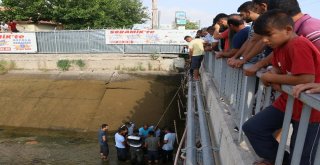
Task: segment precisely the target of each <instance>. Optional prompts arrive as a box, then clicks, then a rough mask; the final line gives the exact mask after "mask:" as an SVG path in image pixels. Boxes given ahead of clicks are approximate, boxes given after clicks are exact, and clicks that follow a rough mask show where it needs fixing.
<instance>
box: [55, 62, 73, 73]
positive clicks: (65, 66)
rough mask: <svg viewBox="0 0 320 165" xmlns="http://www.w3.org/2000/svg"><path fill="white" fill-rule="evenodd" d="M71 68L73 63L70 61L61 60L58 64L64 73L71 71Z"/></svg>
mask: <svg viewBox="0 0 320 165" xmlns="http://www.w3.org/2000/svg"><path fill="white" fill-rule="evenodd" d="M70 66H71V62H70V61H69V60H59V61H58V62H57V67H58V68H59V69H61V70H62V71H67V70H69V68H70Z"/></svg>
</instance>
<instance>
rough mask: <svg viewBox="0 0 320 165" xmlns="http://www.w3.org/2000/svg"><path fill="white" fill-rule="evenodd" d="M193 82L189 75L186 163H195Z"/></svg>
mask: <svg viewBox="0 0 320 165" xmlns="http://www.w3.org/2000/svg"><path fill="white" fill-rule="evenodd" d="M192 88H193V82H192V80H191V76H189V87H188V109H187V146H186V154H187V157H186V165H195V164H196V134H195V126H194V125H195V124H194V123H195V122H194V98H193V93H192Z"/></svg>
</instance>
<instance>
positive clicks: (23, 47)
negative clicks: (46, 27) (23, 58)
mask: <svg viewBox="0 0 320 165" xmlns="http://www.w3.org/2000/svg"><path fill="white" fill-rule="evenodd" d="M35 52H37V40H36V34H35V33H0V53H35Z"/></svg>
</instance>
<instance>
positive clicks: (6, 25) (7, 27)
mask: <svg viewBox="0 0 320 165" xmlns="http://www.w3.org/2000/svg"><path fill="white" fill-rule="evenodd" d="M6 32H13V33H16V32H19V31H18V29H17V22H16V21H14V20H10V21H8V22H5V21H1V23H0V33H6Z"/></svg>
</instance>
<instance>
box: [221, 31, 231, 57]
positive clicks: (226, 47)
mask: <svg viewBox="0 0 320 165" xmlns="http://www.w3.org/2000/svg"><path fill="white" fill-rule="evenodd" d="M221 36H222V38H223V39H224V49H223V51H224V52H227V51H228V50H229V48H230V46H229V29H227V30H225V31H224V32H222V33H221Z"/></svg>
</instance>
